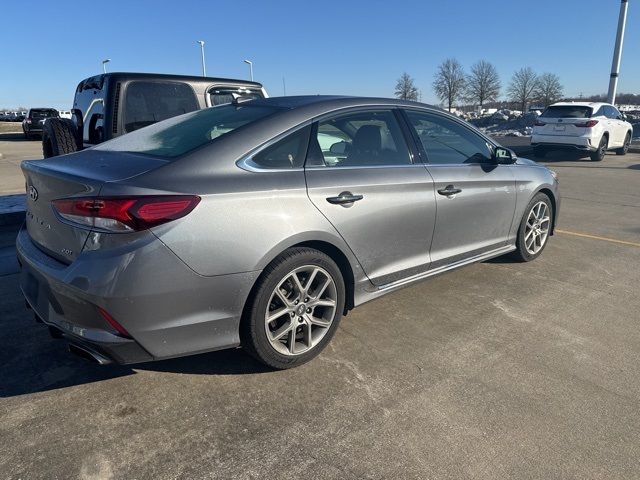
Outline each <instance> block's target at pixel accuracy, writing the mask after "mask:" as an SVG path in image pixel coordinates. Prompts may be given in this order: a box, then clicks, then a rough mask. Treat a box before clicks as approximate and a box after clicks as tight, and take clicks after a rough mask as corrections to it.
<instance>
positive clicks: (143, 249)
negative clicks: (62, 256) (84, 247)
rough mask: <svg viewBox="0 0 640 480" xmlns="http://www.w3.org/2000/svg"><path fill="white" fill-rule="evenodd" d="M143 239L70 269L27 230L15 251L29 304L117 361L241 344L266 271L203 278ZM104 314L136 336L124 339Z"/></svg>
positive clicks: (69, 335)
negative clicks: (253, 292) (248, 308)
mask: <svg viewBox="0 0 640 480" xmlns="http://www.w3.org/2000/svg"><path fill="white" fill-rule="evenodd" d="M121 237H122V235H121ZM141 240H142V241H138V240H134V241H132V242H130V243H131V245H125V246H124V248H110V249H106V250H95V251H88V252H83V253H81V254H80V255H79V256H78V258H77V259H76V260H75V261H74V262H73V263H72V264H71V265H66V264H63V263H60V262H58V261H57V260H55V259H53V258H52V257H50V256H49V255H47V254H45V253H43V252H42V251H41V250H40V249H38V248H37V247H36V245H35V244H34V243H33V242H32V241H31V238H30V236H29V234H28V232H27V230H26V229H25V228H24V227H23V229H21V231H20V232H19V234H18V238H17V241H16V247H17V254H18V261H19V263H20V265H21V272H20V288H21V289H22V292H23V294H24V296H25V299H26V301H27V302H28V304H29V305H30V306H31V308H33V310H34V312H35V314H36V316H37V317H38V318H39V319H41V320H42V321H43V322H44V323H45V324H47V325H50V326H52V327H54V328H55V329H57V330H58V331H59V332H60V333H61V334H62V336H63V337H64V338H65V339H66V340H67V341H69V343H70V344H71V345H75V346H77V347H80V348H82V349H83V350H85V351H89V352H90V353H95V354H97V355H98V356H101V357H104V358H105V359H106V360H111V361H114V362H116V363H121V364H126V363H140V362H145V361H149V360H157V359H162V358H170V357H177V356H183V355H189V354H193V353H200V352H205V351H211V350H218V349H223V348H230V347H235V346H237V345H238V344H239V342H240V339H239V324H240V318H241V315H242V310H243V308H244V302H245V300H246V298H247V296H248V294H249V291H250V289H251V287H252V286H253V283H254V281H255V280H256V279H257V277H258V275H259V273H260V272H249V273H239V274H231V275H221V276H216V277H204V276H201V275H198V274H196V273H195V272H193V271H192V270H191V269H190V268H188V267H187V266H186V265H185V264H184V263H183V262H182V261H181V260H180V259H179V258H178V257H176V256H175V254H173V252H171V251H170V250H169V249H167V248H166V247H165V246H164V245H163V244H162V243H161V242H160V241H159V240H158V239H157V238H155V236H153V235H151V234H150V233H148V232H147V233H146V234H145V235H144V237H143V239H141ZM120 241H121V240H120ZM132 248H133V250H132ZM100 309H103V310H105V311H106V312H108V313H109V314H110V315H111V316H112V317H113V318H114V319H116V321H117V322H118V323H119V324H120V325H122V326H123V327H124V328H125V329H126V330H127V331H128V332H129V333H130V335H131V337H132V338H125V337H123V336H120V335H118V334H117V332H116V331H115V329H114V328H113V327H112V326H111V325H110V324H109V323H108V322H107V320H106V319H105V318H104V316H103V315H102V314H101V312H100ZM94 358H95V355H94Z"/></svg>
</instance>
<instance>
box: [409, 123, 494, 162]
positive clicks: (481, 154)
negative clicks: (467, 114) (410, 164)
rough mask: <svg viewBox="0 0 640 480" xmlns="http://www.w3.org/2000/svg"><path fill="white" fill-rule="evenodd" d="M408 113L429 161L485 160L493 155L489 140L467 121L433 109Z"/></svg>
mask: <svg viewBox="0 0 640 480" xmlns="http://www.w3.org/2000/svg"><path fill="white" fill-rule="evenodd" d="M407 116H408V117H409V123H410V124H411V126H412V127H413V128H414V129H415V133H416V135H417V136H418V138H419V139H420V142H421V143H422V147H423V148H424V151H425V153H426V154H427V159H428V161H429V163H434V164H464V163H482V162H487V161H489V160H490V159H491V148H490V147H489V145H488V144H487V141H486V140H485V139H484V138H482V137H481V136H480V135H477V134H476V133H474V132H473V131H472V130H471V129H469V128H467V127H465V126H464V125H462V124H460V123H458V122H456V121H454V120H450V119H448V118H445V117H443V116H441V115H432V114H429V113H421V112H416V111H407Z"/></svg>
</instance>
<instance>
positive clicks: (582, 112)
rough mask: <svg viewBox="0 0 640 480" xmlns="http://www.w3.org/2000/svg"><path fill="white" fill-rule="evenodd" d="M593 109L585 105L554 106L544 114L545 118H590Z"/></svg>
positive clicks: (548, 108)
mask: <svg viewBox="0 0 640 480" xmlns="http://www.w3.org/2000/svg"><path fill="white" fill-rule="evenodd" d="M592 111H593V109H592V108H591V107H586V106H584V105H552V106H550V107H547V109H546V110H545V111H544V112H542V115H541V117H544V118H589V117H591V113H592Z"/></svg>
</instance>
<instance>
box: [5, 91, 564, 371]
mask: <svg viewBox="0 0 640 480" xmlns="http://www.w3.org/2000/svg"><path fill="white" fill-rule="evenodd" d="M22 170H23V172H24V176H25V178H26V185H27V219H26V222H25V223H26V224H25V226H24V227H23V228H22V230H21V231H20V233H19V235H18V239H17V250H18V257H19V261H20V264H21V266H22V271H21V276H20V284H21V288H22V291H23V293H24V295H25V297H26V300H27V302H28V304H29V305H30V306H31V307H32V308H33V310H34V311H35V313H36V316H37V318H38V319H39V320H41V321H42V322H44V323H45V324H47V325H49V327H50V329H51V331H52V333H54V334H55V336H57V337H64V338H66V339H67V340H68V342H69V344H70V348H71V349H72V350H73V351H75V352H76V353H79V354H81V355H84V356H87V357H91V358H93V359H94V360H97V361H99V362H100V363H108V362H110V361H116V362H118V363H136V362H143V361H148V360H155V359H163V358H169V357H176V356H181V355H188V354H193V353H198V352H205V351H211V350H217V349H223V348H231V347H236V346H239V345H242V347H243V348H244V349H245V350H246V351H248V352H249V353H250V354H252V355H253V356H255V357H256V358H258V359H259V360H260V361H262V362H264V363H265V364H267V365H269V366H271V367H273V368H288V367H292V366H296V365H299V364H301V363H304V362H306V361H308V360H310V359H311V358H313V357H314V356H316V355H317V354H318V353H319V352H320V351H321V350H322V349H323V348H324V347H325V346H326V345H327V343H328V342H329V341H330V340H331V337H332V336H333V335H334V333H335V331H336V329H337V327H338V323H339V321H340V318H341V316H342V315H344V314H346V313H347V312H348V311H349V310H351V309H352V308H354V307H356V306H358V305H360V304H362V303H364V302H367V301H369V300H372V299H374V298H377V297H380V296H382V295H384V294H386V293H389V292H393V291H394V290H396V289H398V288H401V287H404V286H406V285H410V284H412V283H414V282H417V281H420V280H424V279H426V278H428V277H432V276H434V275H437V274H439V273H442V272H445V271H448V270H451V269H453V268H457V267H461V266H463V265H467V264H470V263H473V262H479V261H483V260H487V259H489V258H492V257H496V256H499V255H505V254H512V255H513V256H515V258H517V259H519V260H521V261H530V260H533V259H534V258H536V257H537V256H539V255H540V253H541V252H542V251H543V249H544V248H545V245H546V244H547V241H548V237H549V236H550V235H552V234H553V229H554V226H555V223H556V219H557V216H558V209H559V206H560V199H559V196H558V184H557V180H556V177H555V174H554V173H553V172H552V171H550V170H549V169H547V168H545V167H544V166H540V165H537V164H536V163H534V162H532V161H530V160H525V159H521V158H516V156H515V155H514V154H513V153H512V152H511V151H510V150H507V149H505V148H503V147H501V146H499V145H498V144H496V143H495V142H494V141H493V140H491V139H490V138H488V137H485V136H484V135H483V134H482V133H480V132H479V131H478V130H476V129H474V128H473V127H471V126H470V125H469V124H467V123H465V122H463V121H461V120H459V119H457V118H455V117H453V116H452V115H449V114H447V113H445V112H443V111H442V110H440V109H437V108H433V107H429V106H426V105H423V104H419V103H412V102H404V101H396V100H387V99H376V98H353V97H325V96H308V97H283V98H269V99H264V100H251V101H243V99H242V98H240V99H237V100H236V101H235V102H234V103H233V104H228V105H222V106H218V107H214V108H209V109H205V110H200V111H196V112H192V113H188V114H186V115H181V116H179V117H175V118H172V119H169V120H166V121H163V122H160V123H157V124H155V125H152V126H150V127H147V128H143V129H141V130H139V131H136V132H133V133H131V134H128V135H124V136H121V137H118V138H115V139H113V140H111V141H108V142H105V143H103V144H101V145H99V146H97V147H94V148H91V149H89V150H85V151H82V152H78V153H74V154H71V155H66V156H62V157H55V158H50V159H47V160H42V161H25V162H23V163H22Z"/></svg>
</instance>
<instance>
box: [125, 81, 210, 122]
mask: <svg viewBox="0 0 640 480" xmlns="http://www.w3.org/2000/svg"><path fill="white" fill-rule="evenodd" d="M194 110H198V100H196V94H195V93H194V92H193V89H192V88H191V87H190V86H189V85H187V84H186V83H179V82H143V81H136V82H131V83H130V84H129V85H128V86H127V94H126V98H125V103H124V129H125V131H126V132H133V131H134V130H138V129H139V128H142V127H146V126H148V125H151V124H153V123H156V122H160V121H162V120H166V119H167V118H171V117H175V116H177V115H182V114H183V113H188V112H193V111H194Z"/></svg>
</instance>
